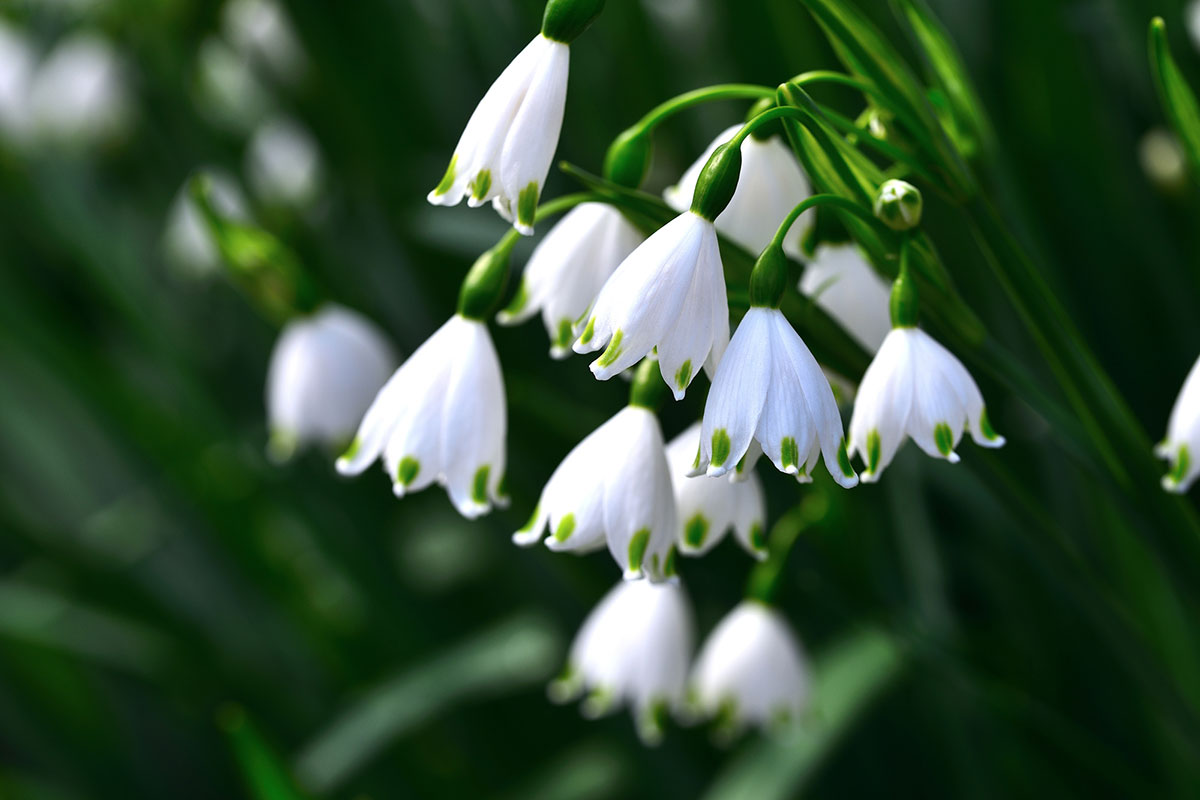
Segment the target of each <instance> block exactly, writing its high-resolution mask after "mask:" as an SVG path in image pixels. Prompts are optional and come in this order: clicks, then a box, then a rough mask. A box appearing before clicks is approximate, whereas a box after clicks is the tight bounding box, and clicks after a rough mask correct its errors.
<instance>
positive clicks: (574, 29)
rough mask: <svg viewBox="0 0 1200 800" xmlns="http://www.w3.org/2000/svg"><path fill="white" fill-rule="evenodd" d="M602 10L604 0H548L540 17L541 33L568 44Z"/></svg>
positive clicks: (576, 37)
mask: <svg viewBox="0 0 1200 800" xmlns="http://www.w3.org/2000/svg"><path fill="white" fill-rule="evenodd" d="M603 10H604V0H549V2H547V3H546V13H545V15H544V16H543V17H542V35H543V36H545V37H546V38H547V39H553V40H554V41H556V42H562V43H563V44H570V43H571V42H573V41H575V40H576V39H578V38H579V36H580V34H582V33H583V32H584V31H586V30H587V29H588V26H590V25H591V24H592V23H593V22H595V21H596V17H598V16H600V12H601V11H603Z"/></svg>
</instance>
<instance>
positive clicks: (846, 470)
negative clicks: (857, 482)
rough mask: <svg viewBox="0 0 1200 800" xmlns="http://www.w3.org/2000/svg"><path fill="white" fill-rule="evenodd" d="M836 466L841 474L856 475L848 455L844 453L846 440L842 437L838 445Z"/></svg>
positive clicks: (847, 476) (851, 476)
mask: <svg viewBox="0 0 1200 800" xmlns="http://www.w3.org/2000/svg"><path fill="white" fill-rule="evenodd" d="M837 460H838V468H839V469H840V470H841V471H842V475H843V476H844V477H846V478H857V477H858V475H857V474H856V473H855V472H854V467H852V466H851V465H850V456H849V455H847V453H846V440H845V439H844V438H843V439H842V442H841V444H839V445H838V455H837Z"/></svg>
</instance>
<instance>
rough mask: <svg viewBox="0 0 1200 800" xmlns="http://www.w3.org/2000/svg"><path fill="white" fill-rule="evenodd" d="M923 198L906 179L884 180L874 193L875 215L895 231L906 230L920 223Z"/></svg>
mask: <svg viewBox="0 0 1200 800" xmlns="http://www.w3.org/2000/svg"><path fill="white" fill-rule="evenodd" d="M924 205H925V203H924V200H922V199H921V192H920V190H919V189H917V187H915V186H913V185H912V184H911V183H908V182H907V181H898V180H890V181H884V183H883V185H882V186H880V187H879V194H877V195H875V216H876V217H878V218H879V219H880V220H881V221H882V222H883V224H884V225H887V226H888V227H889V228H891V229H892V230H895V231H908V230H912V229H913V228H915V227H917V226H918V225H920V224H921V210H922V209H923V208H924Z"/></svg>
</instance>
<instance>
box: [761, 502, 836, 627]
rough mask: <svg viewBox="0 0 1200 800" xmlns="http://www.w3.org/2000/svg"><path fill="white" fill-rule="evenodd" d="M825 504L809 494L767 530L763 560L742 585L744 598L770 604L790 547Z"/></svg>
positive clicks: (820, 514) (823, 511) (822, 510)
mask: <svg viewBox="0 0 1200 800" xmlns="http://www.w3.org/2000/svg"><path fill="white" fill-rule="evenodd" d="M827 506H828V502H827V500H826V499H825V496H824V495H822V494H819V493H812V494H808V495H806V496H805V498H804V500H802V501H801V502H799V503H797V504H796V505H794V506H792V507H791V509H789V510H788V511H787V513H785V514H784V515H783V516H782V517H780V518H779V521H778V522H776V523H775V527H773V528H772V529H771V536H770V538H769V539H768V540H767V558H766V560H765V561H761V562H759V563H758V564H756V565H755V566H754V569H753V570H752V571H751V572H750V579H749V580H748V581H747V582H746V598H747V599H749V600H758V601H759V602H762V603H767V604H770V603H772V602H773V601H774V597H775V593H776V592H777V591H778V590H779V584H780V578H781V577H782V576H783V568H784V566H785V564H786V563H787V558H788V554H789V553H791V552H792V546H793V545H795V544H796V541H797V540H798V539H799V538H800V534H802V533H804V531H806V530H808V529H809V527H810V526H811V525H812V524H813V523H814V522H816V521H818V520H819V519H821V517H823V516H824V515H825V510H826V508H827Z"/></svg>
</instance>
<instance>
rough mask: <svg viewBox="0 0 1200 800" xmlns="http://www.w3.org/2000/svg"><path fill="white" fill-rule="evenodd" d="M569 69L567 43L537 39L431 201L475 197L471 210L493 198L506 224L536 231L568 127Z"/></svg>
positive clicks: (485, 107) (493, 94)
mask: <svg viewBox="0 0 1200 800" xmlns="http://www.w3.org/2000/svg"><path fill="white" fill-rule="evenodd" d="M569 63H570V48H569V47H568V46H567V45H565V44H563V43H562V42H556V41H553V40H552V39H549V38H547V37H546V36H544V35H543V34H540V33H539V34H538V35H537V36H535V37H534V39H533V41H532V42H530V43H529V44H528V45H527V46H526V47H525V49H524V50H522V51H521V52H520V53H519V54H518V55H517V57H516V58H515V59H513V61H512V63H511V64H509V65H508V68H507V69H505V70H504V72H502V73H500V77H499V78H497V79H496V82H495V83H493V84H492V87H491V88H490V89H488V91H487V94H485V95H484V96H483V99H482V100H480V101H479V105H478V106H476V107H475V112H474V113H473V114H471V118H470V119H469V120H468V121H467V127H466V128H464V129H463V133H462V138H460V139H459V140H458V146H457V147H455V148H454V155H453V156H452V157H451V159H450V166H449V167H447V169H446V174H445V176H444V177H443V178H442V182H441V183H439V184H438V185H437V188H435V189H434V190H433V191H432V192H430V193H429V202H431V203H433V204H435V205H444V206H452V205H456V204H457V203H458V202H459V201H460V200H462V198H463V197H464V195H467V194H468V192H469V193H470V197H469V198H468V200H467V203H468V204H469V205H470V206H471V207H476V206H480V205H483V203H485V202H487V201H488V200H491V201H493V205H494V206H495V207H496V210H497V211H498V212H500V214H501V215H502V216H503V217H504V218H505V219H509V220H512V219H513V217H516V220H515V221H514V223H513V225H514V227H515V228H516V229H517V230H518V231H520V232H521V233H523V234H526V235H529V234H531V233H533V212H534V211H535V210H536V209H537V202H538V197H539V196H540V195H541V192H542V185H543V184H544V183H545V182H546V175H547V174H548V173H549V172H550V162H551V161H553V160H554V149H555V147H557V146H558V134H559V130H560V129H561V128H562V118H563V105H564V103H565V102H566V97H567V69H568V65H569Z"/></svg>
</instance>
